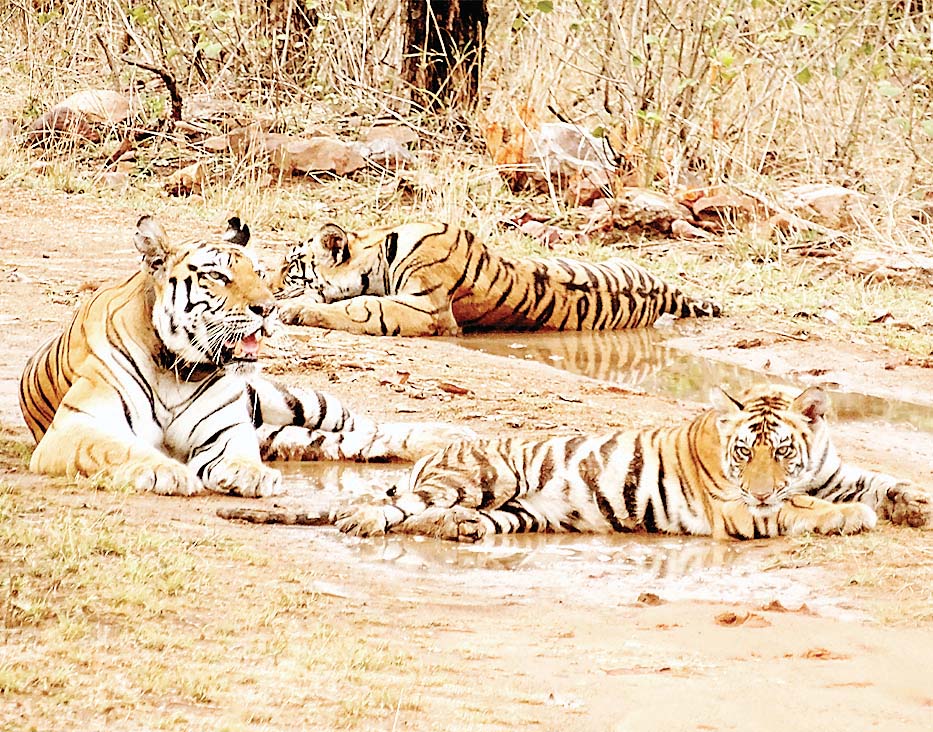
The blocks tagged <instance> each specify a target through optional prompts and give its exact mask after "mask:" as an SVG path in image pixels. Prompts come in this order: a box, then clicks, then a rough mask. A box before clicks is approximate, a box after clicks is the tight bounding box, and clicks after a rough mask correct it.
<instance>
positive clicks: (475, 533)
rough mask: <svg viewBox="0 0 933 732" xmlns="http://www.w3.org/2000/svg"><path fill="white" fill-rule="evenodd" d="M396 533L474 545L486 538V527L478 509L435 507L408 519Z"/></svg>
mask: <svg viewBox="0 0 933 732" xmlns="http://www.w3.org/2000/svg"><path fill="white" fill-rule="evenodd" d="M396 531H398V532H399V533H402V534H420V535H422V536H431V537H434V538H435V539H444V540H446V541H459V542H462V543H465V544H473V543H476V542H478V541H480V540H482V538H483V537H484V536H486V525H485V524H484V523H483V518H482V515H481V514H480V512H479V511H477V510H476V509H473V508H466V507H464V506H450V507H449V508H443V507H440V506H434V507H431V508H428V509H427V510H425V511H424V512H423V513H420V514H417V515H416V516H412V517H410V518H408V519H406V520H405V521H403V522H402V523H401V524H399V525H398V528H397V529H396Z"/></svg>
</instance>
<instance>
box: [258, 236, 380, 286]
mask: <svg viewBox="0 0 933 732" xmlns="http://www.w3.org/2000/svg"><path fill="white" fill-rule="evenodd" d="M384 241H385V233H384V232H383V233H379V230H377V231H376V232H375V235H374V236H368V237H367V236H359V235H357V234H353V233H347V232H346V231H344V230H343V229H341V228H340V227H339V226H337V225H336V224H326V225H325V226H324V227H323V228H321V230H320V231H319V232H317V234H315V235H314V236H312V237H311V238H310V239H307V240H306V241H300V242H298V243H296V244H293V245H292V246H291V247H289V250H288V253H287V254H286V255H285V259H284V260H283V262H282V265H281V266H280V267H279V269H278V271H277V272H275V273H274V275H273V277H272V287H273V289H274V291H275V296H276V297H277V298H279V299H284V298H289V297H298V296H299V295H303V296H305V297H306V298H308V299H310V300H311V301H313V302H336V301H338V300H346V299H347V298H351V297H356V296H357V295H364V294H374V295H384V294H386V293H385V292H383V291H380V290H379V289H377V288H378V285H380V284H381V283H382V280H383V272H384V270H385V257H384V256H383V251H382V244H383V242H384ZM374 285H375V286H377V287H375V288H374Z"/></svg>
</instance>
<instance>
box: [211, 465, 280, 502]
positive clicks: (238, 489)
mask: <svg viewBox="0 0 933 732" xmlns="http://www.w3.org/2000/svg"><path fill="white" fill-rule="evenodd" d="M204 487H205V488H207V489H208V490H210V491H214V492H216V493H232V494H234V495H237V496H243V497H244V498H261V497H262V496H274V495H277V494H278V493H281V492H282V474H281V473H280V472H279V471H278V470H275V469H274V468H267V467H266V466H265V465H263V464H262V463H257V462H254V461H252V460H236V459H233V460H224V461H222V462H221V463H219V464H218V465H216V466H215V467H214V468H213V470H211V471H210V473H209V475H208V476H207V477H206V478H205V479H204Z"/></svg>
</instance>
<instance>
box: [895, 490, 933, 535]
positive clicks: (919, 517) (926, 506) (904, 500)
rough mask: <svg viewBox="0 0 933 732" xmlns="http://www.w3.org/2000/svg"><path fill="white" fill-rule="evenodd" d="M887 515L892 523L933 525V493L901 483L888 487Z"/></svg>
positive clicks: (921, 525) (920, 526)
mask: <svg viewBox="0 0 933 732" xmlns="http://www.w3.org/2000/svg"><path fill="white" fill-rule="evenodd" d="M887 499H888V500H887V504H886V506H885V508H886V512H885V513H886V517H887V518H890V519H891V523H892V524H902V525H906V526H912V527H914V528H923V527H933V495H930V494H929V493H927V492H926V491H922V490H920V489H918V488H914V487H913V486H911V485H908V484H905V483H901V484H899V485H896V486H894V487H893V488H889V489H888V495H887Z"/></svg>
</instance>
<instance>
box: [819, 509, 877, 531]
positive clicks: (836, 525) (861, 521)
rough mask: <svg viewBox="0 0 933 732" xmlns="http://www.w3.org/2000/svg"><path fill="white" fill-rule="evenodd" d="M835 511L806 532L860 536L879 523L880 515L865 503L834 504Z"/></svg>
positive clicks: (823, 516)
mask: <svg viewBox="0 0 933 732" xmlns="http://www.w3.org/2000/svg"><path fill="white" fill-rule="evenodd" d="M834 509H835V510H832V511H829V512H826V513H824V514H823V515H821V516H820V517H819V518H818V519H817V520H815V521H813V526H811V527H809V528H808V529H805V530H807V531H812V532H814V533H817V534H858V533H860V532H862V531H868V530H870V529H873V528H875V524H877V523H878V514H876V513H875V512H874V510H873V509H872V508H871V507H870V506H866V505H865V504H864V503H841V504H834Z"/></svg>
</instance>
